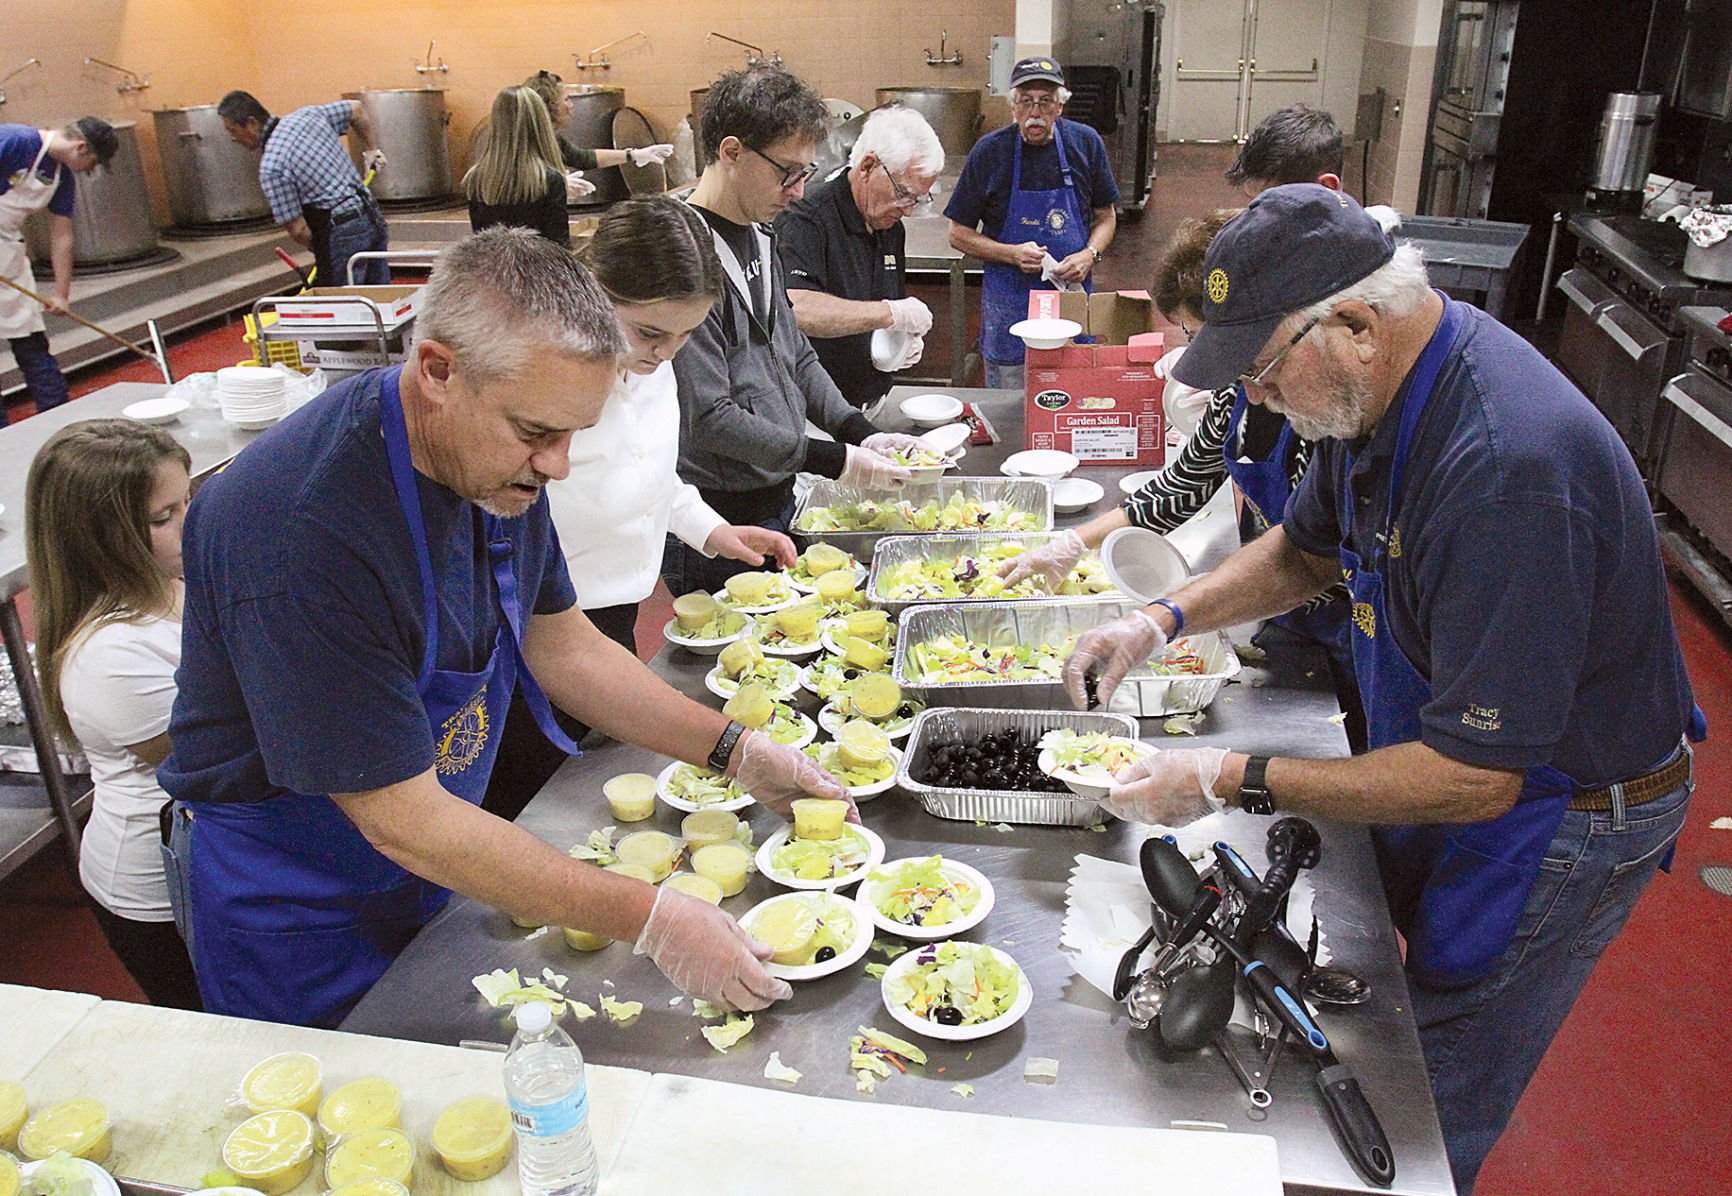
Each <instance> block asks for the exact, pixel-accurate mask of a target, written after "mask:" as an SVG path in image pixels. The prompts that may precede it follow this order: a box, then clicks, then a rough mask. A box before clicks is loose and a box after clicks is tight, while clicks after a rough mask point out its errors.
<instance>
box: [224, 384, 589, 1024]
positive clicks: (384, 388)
mask: <svg viewBox="0 0 1732 1196" xmlns="http://www.w3.org/2000/svg"><path fill="white" fill-rule="evenodd" d="M397 379H398V371H396V370H392V371H390V372H389V373H387V374H386V375H385V377H384V379H383V381H382V385H381V389H380V395H379V422H380V425H381V428H382V429H383V432H384V436H385V452H386V456H387V458H388V460H389V462H390V466H391V483H392V486H393V488H394V489H395V491H396V494H397V504H398V506H399V507H400V508H401V509H402V512H403V517H404V518H405V519H406V520H407V521H408V524H409V533H410V538H411V539H412V540H413V541H414V545H415V559H416V563H417V564H418V565H419V566H420V572H421V600H422V607H423V618H424V620H425V624H426V640H427V647H426V651H425V652H424V653H423V655H422V659H421V667H420V671H419V674H418V676H417V681H416V689H417V692H418V693H419V694H420V696H421V701H422V705H423V706H424V707H425V708H426V711H427V721H428V724H429V725H430V726H431V728H432V731H433V740H434V745H435V749H436V758H435V771H436V773H437V775H438V778H439V783H440V785H442V786H443V787H444V788H445V789H446V791H447V792H449V793H452V794H454V795H455V796H457V797H460V798H462V799H463V800H464V801H467V802H470V803H472V804H475V805H479V804H480V803H481V798H482V795H483V794H484V793H485V792H486V790H487V779H488V777H489V776H490V775H491V774H492V771H493V760H494V757H495V755H496V754H497V752H498V750H499V738H500V733H501V732H502V730H503V728H504V719H505V712H506V710H507V709H508V708H509V707H510V705H511V694H512V691H513V689H514V688H515V686H516V684H517V683H518V682H521V683H522V685H523V691H524V699H525V700H526V701H527V702H528V704H529V707H530V710H531V711H532V712H533V713H534V715H535V719H536V722H537V723H538V724H539V725H540V727H541V729H542V732H543V734H545V735H546V736H547V737H548V738H549V739H550V740H552V741H553V742H554V743H555V744H556V745H558V746H559V747H560V748H562V749H564V750H565V751H567V752H570V753H571V754H572V755H577V754H578V752H577V747H576V745H575V744H573V743H572V742H571V740H570V739H569V738H568V737H567V736H566V735H565V734H564V733H563V732H562V731H560V729H559V727H558V726H557V724H555V723H554V721H553V715H552V709H551V707H550V706H549V705H548V701H547V696H546V695H545V694H544V693H542V691H541V687H540V686H539V685H537V684H536V683H535V679H534V678H533V677H532V676H530V673H529V669H528V666H527V665H526V663H525V662H524V660H523V654H522V648H521V643H522V636H523V626H522V622H523V614H522V603H521V600H520V598H519V595H518V593H517V575H516V573H515V571H514V570H513V569H512V545H511V541H510V539H509V538H507V536H506V534H505V531H506V529H505V524H504V522H503V521H502V520H500V519H498V518H496V517H495V516H493V515H488V514H485V513H483V517H482V526H483V529H484V531H485V533H486V536H487V541H488V554H489V557H490V560H491V566H492V572H493V580H494V584H495V586H496V587H497V590H498V598H499V608H500V611H501V613H502V614H503V616H504V618H503V621H502V623H501V626H500V628H499V631H498V634H497V635H496V636H495V637H494V642H493V650H492V652H491V654H490V655H489V656H488V658H487V664H486V665H485V667H483V668H482V669H481V670H480V671H478V672H473V673H465V672H457V671H453V670H448V669H438V668H435V667H434V666H435V663H436V661H437V658H438V650H439V644H438V639H439V621H438V616H439V610H438V588H437V585H436V582H435V579H434V576H433V564H432V559H431V557H430V555H429V553H428V549H427V528H426V524H425V522H424V521H423V519H422V515H421V500H420V494H419V492H418V491H417V489H416V485H415V470H414V466H413V465H412V464H411V461H410V456H409V438H408V434H407V431H406V430H405V427H404V422H403V406H402V401H401V400H400V398H399V397H398V390H397ZM194 817H195V828H196V829H195V830H194V831H193V834H192V837H191V848H190V852H191V860H190V867H191V872H192V878H191V893H190V900H191V906H192V925H193V931H194V942H195V948H194V952H193V955H194V962H195V964H196V968H197V972H198V980H199V991H200V993H201V994H202V995H203V997H204V1003H205V1008H206V1009H207V1010H208V1011H210V1012H212V1013H226V1014H232V1015H235V1016H241V1017H251V1018H258V1019H261V1020H264V1021H274V1022H288V1023H292V1024H296V1025H309V1026H327V1027H331V1026H335V1025H336V1024H337V1023H338V1022H340V1021H341V1020H342V1019H343V1017H344V1016H345V1015H346V1014H347V1013H348V1011H349V1010H350V1009H351V1008H352V1007H353V1006H354V1005H355V1003H356V1002H357V1001H359V1000H360V999H361V997H362V996H363V995H364V994H365V993H366V992H367V990H368V989H369V988H371V987H372V985H373V983H374V981H376V980H378V978H379V977H380V976H381V975H382V974H383V973H384V971H385V969H386V968H387V967H389V966H390V964H391V961H392V960H393V959H394V958H396V956H397V954H398V952H400V951H401V950H402V949H403V948H404V947H405V946H406V945H407V944H408V942H409V940H410V939H412V938H413V937H414V936H415V934H416V932H418V931H419V930H420V929H421V927H422V926H424V925H426V924H427V922H428V920H429V919H431V918H432V917H433V915H434V914H436V913H438V912H439V910H440V909H442V908H444V905H445V903H446V901H447V900H449V899H450V896H451V892H450V890H449V889H446V888H443V887H441V886H439V885H436V884H433V883H432V882H430V881H426V880H422V879H421V878H420V877H418V876H415V875H414V874H412V873H410V872H408V871H406V870H404V869H403V868H401V867H399V866H398V865H397V864H394V863H392V862H391V861H390V860H389V859H387V858H386V857H385V856H384V855H383V854H381V853H380V852H379V851H378V850H376V849H375V848H374V847H373V846H372V845H371V844H370V843H368V842H367V839H366V837H365V836H364V835H362V833H361V832H360V830H359V829H358V828H357V827H356V826H355V824H354V823H353V822H352V821H350V819H349V817H348V816H347V815H346V814H344V813H343V811H342V809H341V807H339V806H338V805H337V803H336V802H334V801H332V800H331V799H330V798H329V797H327V796H324V795H312V794H301V793H286V794H283V795H281V796H278V797H274V798H271V799H269V800H267V801H262V802H251V803H244V802H233V803H209V804H201V805H198V806H197V807H195V815H194Z"/></svg>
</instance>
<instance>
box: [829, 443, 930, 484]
mask: <svg viewBox="0 0 1732 1196" xmlns="http://www.w3.org/2000/svg"><path fill="white" fill-rule="evenodd" d="M898 434H899V433H895V432H880V433H878V435H877V436H868V437H867V439H868V440H877V439H878V437H879V436H895V435H898ZM908 439H910V440H912V439H913V437H912V436H910V437H908ZM913 476H914V475H913V474H911V473H909V472H908V470H907V469H906V468H904V467H903V466H901V465H898V464H896V462H894V461H892V460H891V459H890V458H889V457H886V456H883V455H881V454H879V453H878V452H876V451H874V450H872V449H869V448H867V447H866V446H865V445H864V444H851V445H849V446H848V463H847V464H846V465H844V466H843V467H842V476H841V478H839V479H838V480H839V481H840V482H841V483H842V484H843V485H844V486H859V487H860V488H861V489H864V490H900V489H902V487H903V485H904V484H905V483H906V482H907V481H908V479H909V478H911V477H913Z"/></svg>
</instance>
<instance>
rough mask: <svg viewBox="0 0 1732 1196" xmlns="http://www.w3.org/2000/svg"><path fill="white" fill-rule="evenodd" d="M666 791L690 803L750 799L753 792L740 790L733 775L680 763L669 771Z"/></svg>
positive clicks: (702, 804)
mask: <svg viewBox="0 0 1732 1196" xmlns="http://www.w3.org/2000/svg"><path fill="white" fill-rule="evenodd" d="M663 789H664V791H665V792H666V793H667V794H668V795H670V796H672V797H677V798H678V799H679V800H680V801H682V802H685V803H686V804H688V805H692V806H697V807H700V808H701V807H704V806H719V805H723V804H726V803H728V802H749V801H751V800H752V795H751V794H749V793H747V792H746V791H745V790H744V789H741V788H740V786H739V784H738V783H737V782H736V781H735V780H734V779H733V778H732V777H725V776H723V775H722V774H721V773H719V772H711V771H710V770H709V769H707V768H700V767H699V766H698V765H696V764H683V763H682V764H680V765H678V766H676V767H675V768H674V769H673V771H672V772H671V773H669V774H668V778H667V780H666V782H664V784H663Z"/></svg>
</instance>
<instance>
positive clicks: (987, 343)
mask: <svg viewBox="0 0 1732 1196" xmlns="http://www.w3.org/2000/svg"><path fill="white" fill-rule="evenodd" d="M1009 98H1010V111H1011V114H1012V116H1013V117H1014V118H1015V119H1014V120H1013V121H1012V122H1011V123H1010V124H1008V125H1005V126H1004V127H1003V128H1000V129H994V130H993V131H992V132H990V133H988V134H987V135H986V136H985V137H982V138H981V139H980V140H979V141H977V142H976V143H975V145H974V148H973V149H972V150H970V151H969V153H968V161H967V162H965V163H964V164H963V167H962V177H961V178H959V179H957V181H956V194H954V195H952V196H951V197H950V203H949V204H948V205H946V206H945V209H944V214H945V216H947V217H948V218H949V219H950V244H951V247H952V248H954V249H958V250H960V251H962V252H963V253H966V254H967V255H968V256H969V257H975V258H979V259H980V260H981V261H983V262H985V263H986V274H985V278H984V282H983V284H982V290H981V299H980V354H981V356H982V357H983V358H985V359H986V384H987V385H988V386H994V387H1000V386H1002V387H1011V388H1014V389H1018V390H1020V389H1021V388H1022V380H1023V379H1022V354H1023V345H1022V342H1021V341H1020V340H1018V339H1017V338H1016V337H1014V336H1012V335H1011V334H1010V326H1011V325H1012V324H1014V323H1016V322H1017V321H1018V320H1026V319H1027V318H1028V293H1029V292H1030V291H1032V290H1035V289H1037V288H1038V289H1043V290H1055V289H1057V287H1058V286H1059V285H1063V286H1065V287H1067V288H1068V287H1073V286H1082V287H1092V284H1091V283H1090V281H1089V279H1090V275H1091V274H1092V273H1093V271H1094V268H1095V266H1096V264H1098V263H1099V262H1100V260H1101V255H1102V254H1103V253H1105V252H1106V251H1107V247H1108V246H1109V245H1111V244H1112V243H1113V233H1114V232H1115V231H1116V230H1117V228H1118V217H1117V216H1116V215H1115V214H1114V212H1113V204H1114V203H1116V202H1117V201H1118V198H1119V185H1118V182H1117V180H1115V179H1114V178H1113V169H1112V164H1111V163H1110V162H1108V161H1107V146H1106V142H1104V141H1102V140H1101V135H1100V134H1099V133H1097V132H1095V131H1094V130H1093V129H1091V128H1090V127H1089V126H1087V125H1084V124H1079V123H1077V122H1076V121H1074V120H1064V119H1063V116H1064V106H1065V101H1066V100H1068V99H1070V92H1069V91H1067V90H1066V89H1065V85H1064V72H1063V71H1061V70H1060V69H1059V67H1058V63H1056V62H1054V61H1053V60H1052V59H1050V58H1024V59H1023V60H1022V61H1021V62H1019V63H1017V64H1016V65H1015V66H1013V67H1012V68H1011V69H1010V97H1009Z"/></svg>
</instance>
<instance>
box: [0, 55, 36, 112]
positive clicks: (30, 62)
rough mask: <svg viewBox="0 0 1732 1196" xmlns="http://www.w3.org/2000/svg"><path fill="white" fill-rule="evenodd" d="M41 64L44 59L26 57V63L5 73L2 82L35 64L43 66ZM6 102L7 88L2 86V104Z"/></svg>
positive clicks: (0, 80)
mask: <svg viewBox="0 0 1732 1196" xmlns="http://www.w3.org/2000/svg"><path fill="white" fill-rule="evenodd" d="M41 65H42V60H41V59H40V58H26V59H25V60H24V64H23V65H22V66H19V67H15V68H13V69H12V70H9V71H7V72H6V74H5V75H3V76H0V84H4V83H5V82H6V81H7V80H8V79H10V78H12V76H13V75H17V74H20V73H22V72H24V71H26V70H29V69H30V68H31V67H33V66H41ZM5 102H6V88H5V87H4V86H0V104H4V103H5Z"/></svg>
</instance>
